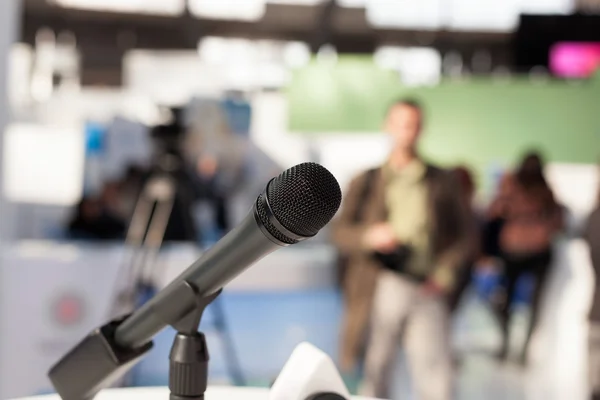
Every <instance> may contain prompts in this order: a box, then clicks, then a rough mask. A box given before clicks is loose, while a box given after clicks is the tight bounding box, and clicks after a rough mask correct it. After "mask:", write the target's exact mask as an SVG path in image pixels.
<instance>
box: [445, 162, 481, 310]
mask: <svg viewBox="0 0 600 400" xmlns="http://www.w3.org/2000/svg"><path fill="white" fill-rule="evenodd" d="M452 173H453V174H454V175H455V176H456V181H457V182H458V183H459V189H460V191H461V198H462V201H463V202H464V207H465V208H466V209H467V210H468V211H469V213H470V217H471V220H470V223H471V232H472V234H473V236H472V239H473V241H472V242H471V251H470V253H467V254H465V259H464V264H463V265H462V266H461V267H460V268H459V270H458V271H457V273H456V283H455V285H454V290H453V291H452V293H451V294H450V296H449V304H450V310H451V311H456V310H457V308H458V306H459V305H460V302H461V300H462V298H463V295H464V293H465V292H466V291H467V289H468V288H469V285H470V284H471V281H472V277H473V271H474V269H475V264H476V263H477V261H478V259H479V257H480V256H481V254H480V249H481V247H482V245H481V243H480V242H481V240H482V237H481V226H482V217H481V216H480V215H479V214H478V213H477V211H476V209H475V205H474V200H475V181H474V179H473V174H472V173H471V171H470V170H469V168H467V167H465V166H458V167H456V168H454V169H453V170H452Z"/></svg>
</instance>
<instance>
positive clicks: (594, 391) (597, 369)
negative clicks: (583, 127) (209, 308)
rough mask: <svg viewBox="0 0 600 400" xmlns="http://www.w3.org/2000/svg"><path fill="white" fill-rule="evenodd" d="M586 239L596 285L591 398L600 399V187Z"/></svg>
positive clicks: (590, 338) (588, 222) (592, 338)
mask: <svg viewBox="0 0 600 400" xmlns="http://www.w3.org/2000/svg"><path fill="white" fill-rule="evenodd" d="M584 237H585V240H586V241H587V243H588V245H589V248H590V257H591V261H592V267H593V269H594V276H595V286H594V295H593V298H592V308H591V310H590V315H589V319H590V332H589V355H588V358H589V361H588V363H589V376H590V388H591V399H592V400H600V188H599V190H598V200H597V204H596V208H595V209H594V210H593V211H592V213H591V214H590V216H589V218H588V221H587V226H586V230H585V235H584Z"/></svg>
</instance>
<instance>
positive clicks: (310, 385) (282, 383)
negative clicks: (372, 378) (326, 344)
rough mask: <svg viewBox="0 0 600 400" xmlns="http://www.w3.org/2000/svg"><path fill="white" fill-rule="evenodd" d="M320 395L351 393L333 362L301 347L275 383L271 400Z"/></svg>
mask: <svg viewBox="0 0 600 400" xmlns="http://www.w3.org/2000/svg"><path fill="white" fill-rule="evenodd" d="M319 393H335V394H339V395H341V396H343V397H344V398H346V399H348V398H350V393H349V392H348V389H347V388H346V385H345V384H344V381H343V380H342V377H341V376H340V373H339V372H338V370H337V368H336V367H335V364H334V363H333V360H332V359H331V358H330V357H329V356H328V355H327V354H325V353H324V352H323V351H321V350H320V349H318V348H317V347H315V346H313V345H312V344H310V343H307V342H304V343H300V344H299V345H298V346H296V348H295V349H294V351H293V352H292V355H291V356H290V358H289V360H288V361H287V362H286V363H285V365H284V367H283V369H282V370H281V372H280V373H279V376H278V377H277V379H276V380H275V383H274V384H273V387H272V388H271V391H270V394H269V400H305V399H306V398H308V397H310V396H313V395H315V394H319Z"/></svg>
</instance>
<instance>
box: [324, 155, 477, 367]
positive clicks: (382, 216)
mask: <svg viewBox="0 0 600 400" xmlns="http://www.w3.org/2000/svg"><path fill="white" fill-rule="evenodd" d="M367 177H369V178H371V179H373V181H372V182H371V183H370V185H369V188H370V190H369V193H368V195H367V196H366V197H365V198H364V199H363V188H364V187H365V180H366V179H367ZM424 179H426V181H427V185H428V197H429V200H428V202H429V204H428V207H429V210H430V211H429V212H430V215H431V216H432V218H431V223H430V235H431V236H430V237H431V241H432V248H433V253H434V257H435V260H436V261H435V265H436V266H437V265H439V266H440V268H451V269H453V271H445V272H449V273H450V275H454V274H455V273H458V271H459V269H460V267H461V266H462V265H464V263H465V260H466V259H468V257H469V256H470V253H471V252H472V247H473V244H474V243H475V240H473V232H474V230H473V229H472V228H473V226H472V224H471V222H470V221H471V218H470V217H469V215H470V214H469V211H468V210H467V209H466V205H465V202H464V201H462V199H461V197H460V196H461V191H460V190H459V185H458V183H457V182H455V180H454V177H453V175H451V173H450V172H448V171H445V170H442V169H440V168H437V167H434V166H432V165H427V172H426V174H425V177H424ZM363 201H364V202H363ZM361 202H363V203H362V205H361V204H360V203H361ZM359 206H360V207H361V210H362V211H361V218H360V220H359V221H356V219H355V214H356V209H357V207H359ZM387 214H388V213H387V209H386V205H385V182H384V178H383V174H382V173H381V169H378V170H377V171H376V172H375V173H372V174H368V173H363V174H361V175H359V176H358V177H356V178H355V179H354V180H353V181H352V182H351V184H350V187H349V189H348V192H347V193H346V195H345V196H344V203H343V205H342V209H341V211H340V214H339V215H338V217H337V218H336V219H335V221H334V223H333V230H332V231H333V240H334V242H335V244H336V245H337V247H338V249H339V251H340V252H341V254H342V255H344V256H346V257H347V260H348V262H347V268H346V273H345V276H344V281H343V290H344V296H345V316H344V321H343V327H342V340H341V342H342V345H341V351H340V355H341V367H342V369H343V370H344V371H345V372H346V371H350V370H352V369H353V368H354V366H355V363H356V359H357V357H358V353H359V352H360V350H361V346H362V344H363V339H364V334H365V333H366V329H365V328H366V326H367V323H368V316H369V314H370V309H371V302H372V298H373V294H374V291H375V284H376V280H377V275H378V272H379V270H380V265H378V263H377V261H375V259H374V258H373V257H372V256H371V254H370V252H368V251H366V250H365V249H364V248H363V246H362V238H363V235H364V233H365V231H366V230H367V229H368V228H369V227H370V226H371V225H373V224H374V223H378V222H384V221H387ZM442 266H443V267H442ZM439 272H442V271H439V270H435V271H434V272H433V273H432V276H431V278H432V279H435V276H436V275H439ZM444 275H446V276H447V275H448V274H444ZM445 289H446V290H447V292H448V293H451V291H452V284H451V283H450V284H449V285H448V282H446V287H445Z"/></svg>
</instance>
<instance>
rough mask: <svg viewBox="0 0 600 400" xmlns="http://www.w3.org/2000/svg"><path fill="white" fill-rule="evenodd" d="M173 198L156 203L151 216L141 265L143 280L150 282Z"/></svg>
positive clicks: (171, 208)
mask: <svg viewBox="0 0 600 400" xmlns="http://www.w3.org/2000/svg"><path fill="white" fill-rule="evenodd" d="M173 203H174V198H173V196H169V197H168V198H165V199H159V200H157V202H156V208H155V210H154V214H153V215H152V221H150V225H149V227H148V233H147V234H146V238H145V240H144V247H145V248H146V249H147V254H146V257H147V259H145V260H144V263H143V266H144V267H143V270H142V272H141V276H143V278H144V280H146V281H152V280H153V273H154V270H155V266H156V262H157V259H158V252H159V250H160V248H161V246H162V243H163V240H164V237H165V231H166V230H167V224H168V223H169V219H170V217H171V212H172V211H173Z"/></svg>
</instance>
